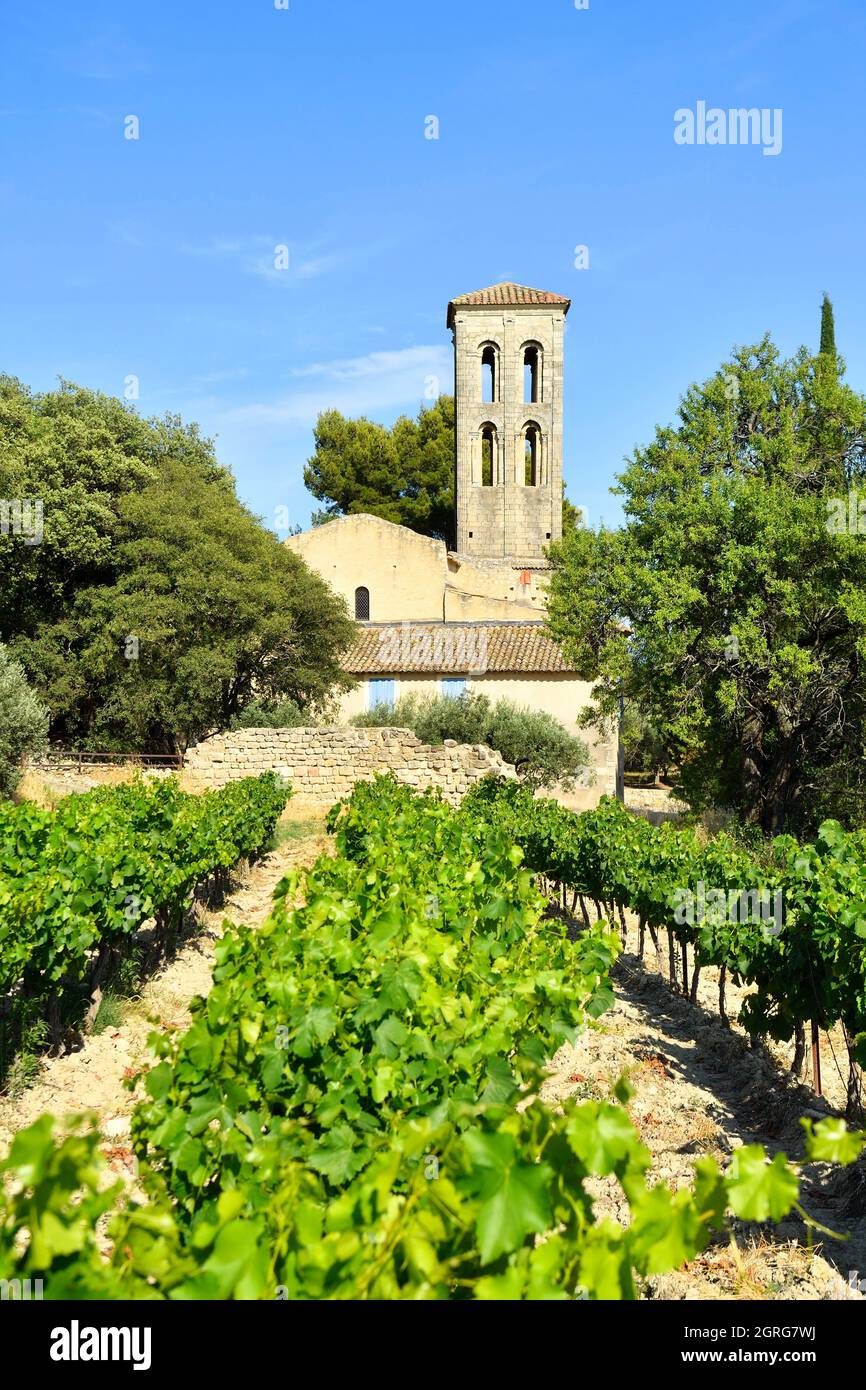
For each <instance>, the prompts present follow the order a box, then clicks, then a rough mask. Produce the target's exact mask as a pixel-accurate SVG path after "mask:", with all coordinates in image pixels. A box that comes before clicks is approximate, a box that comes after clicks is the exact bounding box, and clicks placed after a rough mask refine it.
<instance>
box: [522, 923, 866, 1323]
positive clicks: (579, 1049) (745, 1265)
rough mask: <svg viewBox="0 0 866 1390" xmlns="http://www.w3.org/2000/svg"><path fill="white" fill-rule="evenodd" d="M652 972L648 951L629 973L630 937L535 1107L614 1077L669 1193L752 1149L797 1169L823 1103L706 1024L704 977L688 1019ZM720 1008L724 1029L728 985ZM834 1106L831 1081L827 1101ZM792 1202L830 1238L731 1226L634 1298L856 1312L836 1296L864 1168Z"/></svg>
mask: <svg viewBox="0 0 866 1390" xmlns="http://www.w3.org/2000/svg"><path fill="white" fill-rule="evenodd" d="M663 965H664V963H663V962H662V961H657V960H656V958H655V952H654V951H653V950H652V948H651V947H649V949H648V951H647V954H646V957H645V960H644V962H643V963H641V961H640V960H639V958H638V956H637V932H636V930H635V929H634V924H633V923H632V925H631V927H630V930H629V934H628V939H627V949H626V950H625V951H624V953H623V955H622V956H621V957H620V958H619V960H618V961H617V964H616V966H615V969H614V984H615V995H616V1002H615V1005H614V1007H613V1009H612V1010H610V1011H609V1012H608V1013H606V1014H605V1015H604V1016H603V1017H602V1019H601V1020H600V1021H599V1024H598V1025H597V1026H596V1027H594V1028H592V1029H590V1030H588V1031H587V1032H586V1033H585V1034H584V1035H583V1036H582V1037H581V1038H580V1040H579V1043H578V1045H577V1046H576V1047H564V1048H562V1049H561V1051H560V1052H559V1053H558V1055H557V1057H556V1059H555V1073H554V1075H553V1076H552V1078H551V1081H550V1084H549V1087H548V1093H549V1098H550V1099H551V1100H554V1101H555V1100H557V1099H563V1098H565V1097H566V1096H574V1097H576V1098H590V1097H598V1098H601V1097H606V1096H609V1094H610V1091H611V1088H612V1086H613V1084H614V1083H615V1082H616V1080H617V1079H618V1078H619V1077H620V1076H622V1075H623V1074H627V1075H628V1077H629V1080H630V1082H631V1085H632V1087H633V1088H634V1092H635V1094H634V1097H633V1099H632V1100H631V1102H630V1103H629V1112H630V1114H631V1117H632V1119H633V1121H634V1123H635V1125H636V1127H637V1129H638V1131H639V1133H640V1136H641V1138H642V1140H643V1142H644V1143H645V1144H646V1146H647V1148H648V1149H649V1150H650V1152H651V1154H652V1156H653V1167H654V1174H655V1177H656V1178H657V1179H658V1180H660V1181H665V1182H667V1183H669V1184H670V1185H671V1186H673V1187H674V1188H678V1187H680V1186H683V1185H685V1184H687V1183H689V1182H690V1181H691V1175H692V1165H693V1163H694V1160H695V1158H696V1157H697V1156H699V1155H701V1154H705V1153H706V1154H710V1155H711V1156H713V1157H714V1158H716V1159H717V1160H718V1161H719V1162H720V1163H721V1164H723V1165H724V1163H725V1161H726V1160H727V1159H728V1158H729V1157H730V1155H731V1154H732V1153H733V1152H734V1150H735V1149H736V1148H737V1147H738V1146H739V1145H741V1144H756V1143H757V1144H763V1145H764V1146H765V1147H766V1148H767V1150H768V1152H769V1153H770V1154H774V1153H776V1152H779V1151H781V1152H784V1153H786V1154H787V1155H788V1156H789V1157H790V1158H792V1159H799V1158H800V1157H801V1156H802V1138H803V1131H802V1127H801V1125H800V1123H799V1121H800V1117H801V1116H807V1117H811V1118H813V1119H819V1118H822V1117H824V1116H826V1115H827V1114H829V1113H834V1112H833V1111H832V1110H831V1108H830V1105H829V1104H828V1102H827V1100H818V1098H817V1097H816V1096H815V1094H814V1093H813V1091H812V1090H811V1089H810V1088H809V1087H808V1086H807V1085H803V1084H798V1083H796V1082H794V1081H793V1080H792V1079H791V1077H790V1075H789V1074H788V1070H787V1067H788V1065H789V1063H790V1058H789V1057H788V1056H787V1054H786V1052H785V1050H783V1049H778V1050H776V1051H775V1052H770V1051H769V1050H768V1049H767V1048H765V1047H764V1046H763V1045H760V1046H758V1047H757V1048H753V1047H752V1046H751V1044H750V1041H749V1039H748V1038H747V1036H746V1034H745V1033H744V1032H743V1030H742V1029H741V1028H739V1027H738V1026H737V1024H736V1023H733V1024H732V1025H731V1026H726V1025H725V1023H724V1022H723V1021H722V1020H721V1019H720V1018H719V1016H718V1009H717V1006H718V972H717V971H715V970H705V971H703V972H702V974H701V979H700V984H699V990H698V1003H697V1005H696V1006H692V1005H691V1004H690V1003H689V1002H688V1000H686V999H684V998H683V997H682V996H681V995H680V994H675V993H673V992H672V990H671V989H670V986H669V984H668V982H667V980H666V978H665V976H664V974H663V973H662V969H663ZM727 994H728V1012H729V1014H730V1015H731V1016H732V1017H735V1015H736V1012H737V1008H738V1005H739V1003H740V1001H741V999H742V997H743V992H742V991H740V990H738V989H736V988H735V987H733V986H731V985H730V984H729V985H728V990H727ZM840 1041H841V1040H840V1039H839V1040H833V1039H827V1038H823V1039H822V1059H823V1068H824V1075H825V1077H829V1076H830V1074H831V1070H830V1069H831V1067H832V1054H831V1043H832V1044H833V1045H834V1046H835V1048H836V1052H837V1055H840V1054H839V1052H838V1044H839V1042H840ZM841 1055H844V1049H843V1053H842V1054H841ZM841 1055H840V1062H841ZM829 1089H830V1088H829V1087H828V1090H829ZM843 1096H844V1091H843V1088H842V1085H841V1083H840V1081H839V1079H838V1077H836V1090H835V1093H833V1092H831V1095H830V1099H831V1100H833V1099H839V1100H842V1098H843ZM843 1103H844V1102H843ZM593 1191H594V1193H595V1195H596V1197H597V1203H598V1212H599V1215H609V1216H612V1217H614V1218H615V1219H617V1220H620V1221H623V1220H625V1219H626V1218H627V1212H628V1208H627V1204H626V1203H625V1200H624V1198H623V1196H622V1192H621V1189H620V1188H619V1186H618V1184H616V1183H615V1182H614V1181H612V1180H611V1181H608V1180H599V1181H598V1182H596V1183H595V1184H594V1188H593ZM801 1202H802V1205H803V1208H804V1210H805V1211H806V1212H807V1213H808V1214H809V1215H810V1216H811V1217H813V1218H814V1219H815V1220H816V1221H818V1222H819V1223H820V1224H821V1225H822V1226H824V1227H826V1228H829V1230H830V1231H832V1232H834V1233H836V1234H838V1235H840V1236H842V1237H844V1238H843V1239H842V1240H833V1239H830V1238H829V1237H828V1236H827V1235H825V1234H823V1233H821V1232H816V1231H812V1232H811V1233H810V1231H809V1229H808V1228H807V1226H806V1224H805V1223H804V1221H803V1220H802V1219H801V1218H800V1217H798V1216H794V1217H792V1218H791V1219H789V1220H787V1221H785V1222H784V1223H782V1224H781V1225H775V1226H774V1225H772V1223H769V1222H768V1223H766V1225H764V1226H757V1227H756V1226H755V1225H754V1224H746V1223H741V1222H736V1223H734V1231H733V1234H734V1237H735V1238H734V1239H733V1240H728V1239H727V1238H725V1239H723V1240H720V1241H718V1242H717V1243H715V1244H714V1245H712V1246H710V1247H709V1248H708V1249H707V1250H706V1251H705V1252H704V1253H703V1254H702V1255H701V1256H699V1257H698V1258H697V1259H696V1260H693V1261H692V1262H691V1263H690V1264H688V1265H686V1266H685V1267H684V1268H683V1269H681V1270H678V1271H676V1272H675V1273H673V1274H667V1275H663V1276H659V1277H656V1278H653V1279H652V1280H650V1281H649V1282H648V1285H647V1287H646V1288H645V1290H644V1296H645V1297H647V1298H656V1299H658V1298H662V1299H720V1298H731V1299H774V1298H782V1299H828V1298H832V1299H836V1298H861V1297H862V1295H861V1294H859V1293H856V1292H852V1290H851V1288H850V1287H849V1274H850V1272H851V1271H853V1270H861V1271H862V1270H864V1269H866V1170H864V1166H863V1165H862V1163H861V1164H858V1165H855V1167H854V1168H852V1169H838V1168H835V1169H834V1168H832V1167H831V1166H830V1165H828V1164H808V1165H806V1166H805V1167H804V1168H803V1170H802V1173H801Z"/></svg>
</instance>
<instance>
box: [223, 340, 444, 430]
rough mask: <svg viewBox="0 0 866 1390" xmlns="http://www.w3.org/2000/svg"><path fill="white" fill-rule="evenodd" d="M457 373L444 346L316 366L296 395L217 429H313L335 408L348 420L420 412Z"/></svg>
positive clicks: (252, 408)
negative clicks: (319, 417) (321, 416)
mask: <svg viewBox="0 0 866 1390" xmlns="http://www.w3.org/2000/svg"><path fill="white" fill-rule="evenodd" d="M451 372H452V366H451V355H450V353H449V351H448V349H447V348H445V347H444V346H440V345H438V344H437V345H435V346H421V347H410V348H402V349H397V350H396V351H393V352H371V353H368V354H367V355H366V356H364V357H347V358H338V359H335V360H334V361H332V362H315V363H312V364H311V365H310V366H307V367H297V368H295V369H294V370H293V371H292V372H291V377H292V379H293V380H295V381H297V382H298V388H297V389H296V390H291V389H290V390H288V391H285V392H282V393H281V394H280V395H278V396H275V397H273V398H272V399H271V400H266V401H253V402H250V403H248V404H246V405H239V406H235V407H233V408H231V409H229V410H224V411H222V412H220V419H219V421H218V422H217V427H218V428H221V429H230V430H231V431H232V432H235V431H237V429H238V428H239V427H241V428H245V429H262V430H266V431H267V430H273V429H284V428H286V427H290V426H293V425H304V426H308V425H311V424H312V423H313V422H314V421H315V419H316V416H317V415H318V414H319V413H320V412H321V411H323V410H330V409H335V410H340V411H342V412H343V413H344V414H346V415H375V414H376V413H377V412H382V413H389V412H393V411H395V410H399V409H401V408H406V409H408V410H415V409H417V407H418V405H419V404H420V403H421V402H422V401H424V400H426V401H428V402H429V401H430V400H431V399H432V398H433V397H434V396H436V395H438V394H440V392H442V391H447V390H448V389H449V387H450V382H451Z"/></svg>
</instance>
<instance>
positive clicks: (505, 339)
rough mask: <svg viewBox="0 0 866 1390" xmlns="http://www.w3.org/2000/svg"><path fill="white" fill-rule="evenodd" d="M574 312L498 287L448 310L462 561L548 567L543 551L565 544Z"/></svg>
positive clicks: (559, 299)
mask: <svg viewBox="0 0 866 1390" xmlns="http://www.w3.org/2000/svg"><path fill="white" fill-rule="evenodd" d="M568 307H569V301H568V300H567V299H565V298H564V297H563V296H560V295H553V294H549V293H547V292H545V291H537V290H528V289H527V288H526V287H525V286H520V285H516V286H515V285H495V286H492V287H491V289H490V290H478V291H476V292H474V293H473V294H470V295H462V296H460V297H459V298H457V299H454V300H452V301H451V304H450V305H449V308H448V326H449V327H450V328H451V329H452V332H453V338H454V396H455V401H456V413H457V419H456V434H457V441H456V443H457V552H458V554H459V555H460V556H466V557H468V558H470V559H473V560H475V559H480V560H499V561H507V562H509V563H510V564H512V565H514V566H520V565H525V566H527V567H532V566H544V565H545V563H546V562H545V557H544V549H545V546H548V545H550V544H551V542H552V541H556V540H559V539H560V538H561V536H562V361H563V331H564V327H565V315H566V313H567V312H568ZM527 349H529V350H530V352H534V353H535V354H536V368H535V372H534V374H533V381H534V389H533V390H531V391H530V392H526V391H525V390H524V361H525V354H526V352H527ZM485 363H489V364H490V365H491V366H492V378H493V380H492V400H490V401H484V400H483V398H482V397H483V393H482V378H483V375H484V367H485ZM527 395H528V396H529V399H526V397H527ZM532 427H535V430H536V431H537V451H536V457H535V476H534V478H533V480H532V481H531V482H530V483H527V481H526V470H525V458H524V451H525V444H526V438H527V431H528V430H531V429H532ZM485 432H486V435H485ZM485 439H486V444H485ZM485 447H487V448H488V449H489V451H490V453H491V455H492V469H491V470H490V473H489V474H485V471H484V464H483V450H484V448H485Z"/></svg>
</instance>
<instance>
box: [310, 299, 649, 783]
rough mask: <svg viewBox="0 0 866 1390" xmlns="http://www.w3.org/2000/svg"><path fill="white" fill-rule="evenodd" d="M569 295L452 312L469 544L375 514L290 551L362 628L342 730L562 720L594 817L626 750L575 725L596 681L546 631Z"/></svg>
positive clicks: (332, 527)
mask: <svg viewBox="0 0 866 1390" xmlns="http://www.w3.org/2000/svg"><path fill="white" fill-rule="evenodd" d="M569 305H570V300H568V299H566V298H565V297H564V296H563V295H559V294H553V293H551V292H549V291H546V290H535V289H530V288H528V287H527V286H525V285H515V284H511V283H505V284H500V285H492V286H490V287H489V288H488V289H483V290H475V291H473V292H472V293H470V294H463V295H459V296H458V297H457V298H456V299H452V300H451V302H450V304H449V305H448V318H447V326H448V328H449V329H450V330H451V333H452V338H453V342H454V396H455V411H456V440H455V481H456V504H457V545H456V549H455V550H454V551H449V550H448V549H447V547H446V545H445V542H444V541H439V540H433V539H431V538H430V537H427V536H422V535H419V534H418V533H417V532H415V531H411V530H409V529H408V527H405V526H395V525H394V524H393V523H392V522H389V521H383V520H381V519H380V518H379V517H375V516H368V515H364V514H358V515H351V516H345V517H339V518H337V519H335V520H333V521H330V522H327V523H326V524H325V525H323V526H316V527H314V528H313V529H312V530H310V531H304V532H302V533H301V534H300V535H297V536H291V537H289V539H288V541H287V542H286V544H287V545H289V546H291V547H292V549H294V550H295V551H296V552H297V553H298V554H299V555H301V556H302V557H303V559H304V560H305V561H306V562H307V564H308V565H309V566H310V567H311V569H314V570H316V571H317V573H319V574H320V575H321V576H322V578H323V579H325V580H327V582H328V583H329V584H330V585H331V586H332V587H333V588H334V589H335V590H336V592H337V593H339V594H341V595H342V596H343V597H344V598H345V600H346V602H347V604H348V606H349V611H350V613H352V614H353V615H354V617H355V618H356V619H357V621H358V623H359V625H360V628H361V631H360V635H359V637H358V639H357V640H356V642H355V643H354V645H353V646H352V648H351V649H350V651H349V652H348V653H347V657H346V661H345V665H346V669H347V670H348V671H350V672H351V673H352V674H353V675H355V676H356V677H357V679H358V685H357V686H356V687H355V689H354V690H351V691H349V692H348V694H346V695H345V696H344V697H343V699H342V703H341V709H340V716H341V718H342V719H343V720H347V719H349V718H350V717H351V716H352V715H353V714H357V713H359V712H361V711H362V710H365V709H369V708H370V707H371V706H373V705H377V704H380V703H382V702H387V703H393V702H394V701H395V700H397V699H399V698H400V697H401V696H403V695H407V694H410V693H411V694H421V695H429V694H439V693H444V694H453V695H459V694H460V693H462V691H464V690H472V691H482V692H483V693H484V694H486V695H488V696H489V697H490V698H491V699H494V700H495V699H497V698H499V697H503V696H504V697H507V698H508V699H510V700H513V701H515V702H516V703H518V704H522V705H530V706H532V707H533V708H535V709H540V710H546V711H548V712H549V713H550V714H552V715H554V716H555V717H556V718H557V719H558V720H559V721H560V722H561V723H562V724H563V725H564V727H565V728H567V729H568V730H569V732H572V733H576V734H578V735H579V736H580V737H582V738H584V739H585V740H586V741H587V742H588V743H590V746H591V753H592V765H593V771H592V773H591V774H590V775H589V777H588V778H587V786H586V787H585V788H583V789H582V790H578V791H576V792H574V793H571V794H569V795H565V796H563V798H562V799H563V800H564V801H566V802H567V803H568V804H569V805H572V806H575V807H577V808H579V809H582V808H584V807H586V806H590V805H594V804H595V803H596V801H597V800H598V798H599V796H601V795H602V794H608V795H613V794H621V774H620V769H619V757H618V739H617V736H616V733H615V732H614V731H612V732H611V735H610V737H609V738H598V737H595V739H594V737H593V733H592V731H587V730H581V729H579V728H578V727H577V725H576V720H577V717H578V714H579V712H580V710H581V709H582V708H583V707H584V706H585V705H587V704H588V703H589V701H590V686H589V685H588V684H587V682H585V681H582V680H580V679H579V678H578V677H577V676H576V675H575V674H574V672H573V671H571V670H570V669H569V667H568V664H567V662H566V661H565V660H564V658H563V656H562V654H561V652H560V650H559V648H558V647H557V646H556V645H555V643H553V642H552V641H551V640H550V638H549V637H547V636H546V635H545V633H544V629H543V620H544V607H545V579H546V576H547V573H548V569H549V567H548V565H547V561H546V558H545V548H546V547H547V546H548V545H550V543H551V542H552V541H556V540H559V539H560V537H561V535H562V375H563V332H564V327H565V316H566V314H567V313H568V309H569Z"/></svg>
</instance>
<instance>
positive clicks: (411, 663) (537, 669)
mask: <svg viewBox="0 0 866 1390" xmlns="http://www.w3.org/2000/svg"><path fill="white" fill-rule="evenodd" d="M343 666H344V668H345V670H347V671H349V672H350V673H351V674H352V675H356V676H362V675H364V676H373V675H399V674H400V673H401V672H412V671H422V672H423V671H427V672H430V673H431V674H432V673H434V672H440V673H442V674H443V675H445V674H448V673H453V674H455V675H467V674H475V675H480V674H483V673H486V672H491V673H493V672H499V673H505V672H509V671H531V672H534V673H545V672H555V671H566V672H567V671H570V670H571V667H570V666H569V665H568V662H567V661H566V660H565V658H564V657H563V655H562V652H561V651H560V650H559V647H557V646H556V644H555V643H554V642H553V641H552V640H551V638H550V637H548V636H547V634H546V633H545V631H544V625H543V624H542V623H533V622H513V623H495V622H478V623H413V622H405V623H371V624H369V625H366V624H365V625H364V626H362V627H361V629H360V632H359V634H358V636H357V638H356V639H355V641H354V643H353V644H352V646H351V648H350V649H349V651H348V653H347V655H346V657H345V658H344V660H343Z"/></svg>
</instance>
